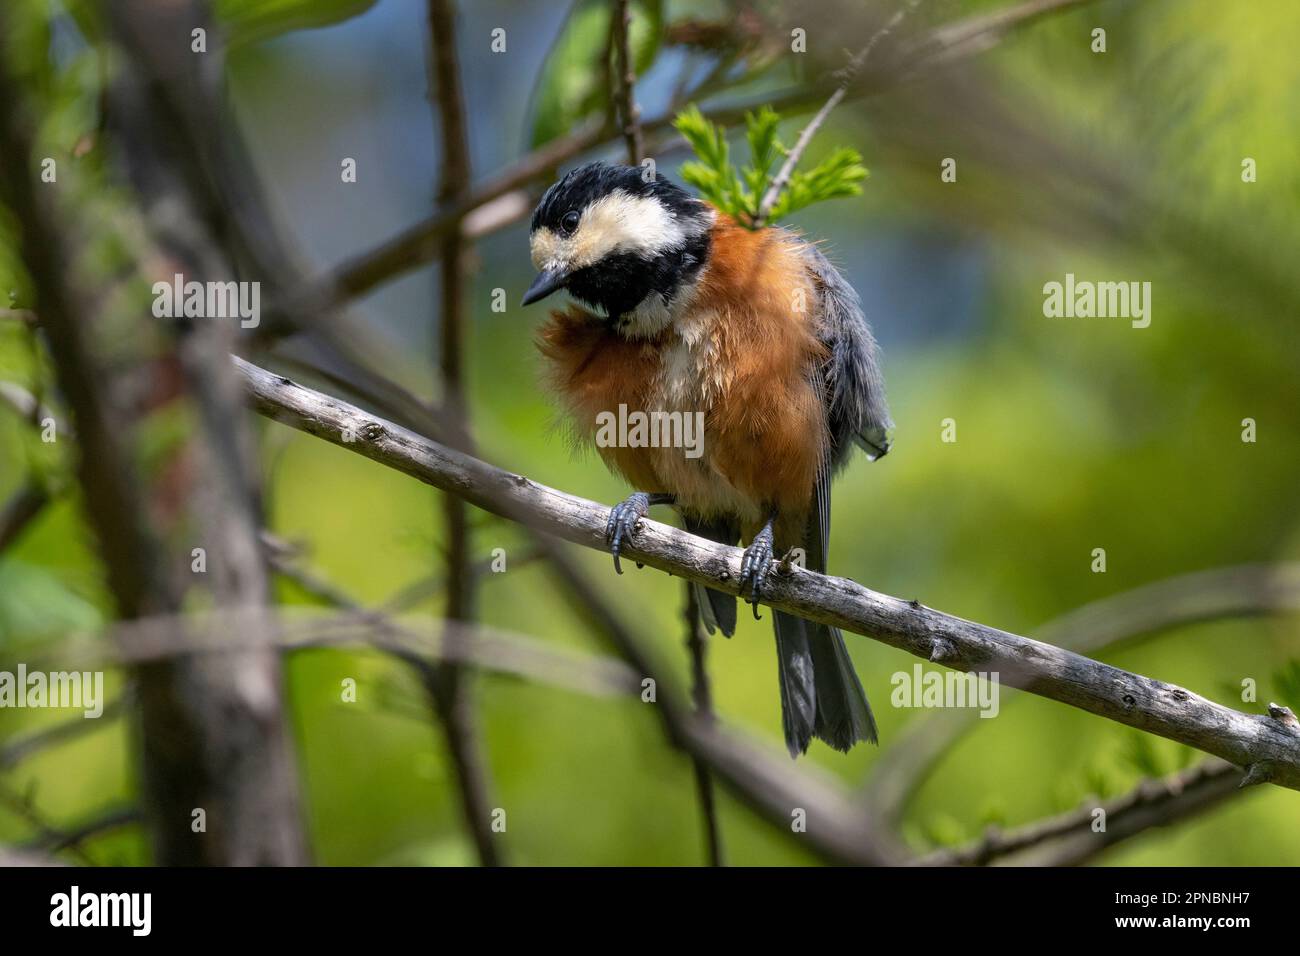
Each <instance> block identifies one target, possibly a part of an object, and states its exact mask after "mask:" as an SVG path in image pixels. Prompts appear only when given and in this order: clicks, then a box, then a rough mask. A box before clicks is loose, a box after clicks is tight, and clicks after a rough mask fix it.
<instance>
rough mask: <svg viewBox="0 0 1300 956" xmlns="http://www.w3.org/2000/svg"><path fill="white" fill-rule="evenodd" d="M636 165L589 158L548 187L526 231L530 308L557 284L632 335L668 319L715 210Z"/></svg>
mask: <svg viewBox="0 0 1300 956" xmlns="http://www.w3.org/2000/svg"><path fill="white" fill-rule="evenodd" d="M643 173H644V171H643V170H642V169H641V168H640V167H636V166H614V165H610V164H609V163H599V162H598V163H589V164H587V165H586V166H580V167H579V168H577V169H575V170H573V171H572V172H571V173H569V174H568V175H567V176H565V177H564V178H563V179H561V180H560V181H559V182H558V183H556V184H555V185H554V186H552V187H551V188H550V189H548V190H547V191H546V194H545V195H544V196H543V197H542V201H541V202H540V203H538V205H537V210H536V211H535V212H534V213H533V222H532V227H531V232H530V236H529V243H530V245H531V247H532V256H533V265H534V266H536V267H537V269H538V276H537V278H536V280H534V282H533V284H532V286H530V287H529V289H528V292H527V293H526V294H525V295H524V305H529V304H530V303H533V302H536V301H538V300H539V299H542V298H544V297H546V296H548V295H550V294H551V293H552V292H554V291H556V290H557V289H561V288H564V289H568V290H569V294H570V295H572V296H574V297H575V298H577V299H579V300H581V301H583V302H586V303H587V304H589V305H591V306H594V307H597V308H600V309H602V310H604V312H605V314H606V315H608V316H609V317H610V319H611V320H614V321H616V322H617V323H618V324H619V327H620V328H621V329H623V330H625V331H627V332H629V333H631V334H641V335H647V334H653V333H654V332H656V331H658V330H659V329H662V328H663V327H664V326H665V325H667V324H668V323H669V322H671V321H672V315H673V303H674V300H675V299H676V298H677V295H678V293H679V292H680V291H681V290H682V289H683V288H684V287H685V286H687V285H689V284H690V283H691V282H693V281H694V280H695V278H696V277H697V276H698V275H699V271H700V269H701V267H702V266H703V265H704V262H705V260H706V259H707V257H708V252H709V229H710V227H711V226H712V225H713V218H714V213H713V209H712V207H710V206H708V205H707V204H705V203H703V202H700V201H699V200H698V199H695V198H693V197H691V196H690V195H689V194H688V193H686V192H685V191H683V190H682V189H680V188H679V187H678V186H676V185H674V184H673V183H671V182H669V181H668V180H666V179H663V178H662V177H658V178H650V179H647V178H646V176H645V175H644V174H643Z"/></svg>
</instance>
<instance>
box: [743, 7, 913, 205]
mask: <svg viewBox="0 0 1300 956" xmlns="http://www.w3.org/2000/svg"><path fill="white" fill-rule="evenodd" d="M919 2H920V0H907V2H906V4H905V5H904V6H902V7H899V8H898V11H897V12H896V13H895V14H894V15H893V16H892V17H890V18H889V19H888V20H887V21H886V22H885V25H884V26H883V27H881V28H880V29H879V30H877V31H876V32H875V33H873V34H872V35H871V39H869V40H868V41H867V43H866V45H865V46H863V48H862V49H861V50H859V51H858V53H857V55H856V56H854V57H853V59H851V60H849V63H848V66H846V67H845V68H844V69H843V70H841V71H840V82H839V86H837V87H836V88H835V92H834V93H832V94H831V95H830V98H829V99H828V100H827V101H826V102H825V103H824V104H823V105H822V108H821V109H819V110H818V111H817V115H815V116H814V117H813V118H812V121H811V122H809V123H808V125H807V126H805V127H804V128H803V131H802V132H800V133H799V138H798V139H797V140H795V144H794V148H792V149H791V150H790V152H789V153H788V154H787V155H786V157H785V162H784V163H782V164H781V169H780V171H779V172H777V174H776V178H775V179H773V180H772V183H771V185H769V186H768V187H767V192H765V193H764V194H763V201H762V202H761V203H759V206H758V215H757V216H756V217H755V218H754V227H755V228H756V229H757V228H762V227H763V226H764V225H766V224H767V221H768V219H769V218H770V217H771V215H772V209H773V208H774V207H775V206H776V204H777V201H778V200H779V199H780V198H781V193H783V192H784V191H785V188H786V187H787V186H788V185H790V178H791V177H792V176H794V168H795V167H796V166H798V165H799V160H800V159H802V158H803V154H804V151H805V150H807V149H808V144H809V143H811V142H812V138H813V137H814V136H815V135H816V134H817V130H819V129H820V128H821V126H822V124H823V123H825V122H826V118H827V117H828V116H830V115H831V110H833V109H835V107H837V106H839V104H840V101H841V100H842V99H844V97H845V96H847V95H848V92H849V87H850V86H852V85H853V81H854V80H855V79H857V76H858V74H859V73H860V72H861V71H862V67H863V66H864V65H865V64H866V62H867V58H868V57H869V56H871V51H872V50H874V49H875V48H876V44H878V43H879V42H880V41H881V39H882V38H884V37H885V36H888V35H889V34H890V33H892V32H893V31H894V30H895V29H897V27H898V25H899V24H900V23H902V22H903V19H904V17H906V16H907V14H908V13H910V12H911V11H912V10H913V9H915V7H916V6H917V4H918V3H919Z"/></svg>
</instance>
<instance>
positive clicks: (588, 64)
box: [530, 0, 663, 146]
mask: <svg viewBox="0 0 1300 956" xmlns="http://www.w3.org/2000/svg"><path fill="white" fill-rule="evenodd" d="M612 14H613V5H612V4H610V3H609V2H608V0H578V2H577V3H575V4H574V5H573V6H572V7H571V8H570V9H569V14H568V16H567V17H566V18H565V21H564V26H563V27H561V28H560V34H559V36H558V37H556V40H555V43H554V44H553V45H552V47H551V49H550V52H548V53H547V54H546V60H545V62H544V63H543V64H542V70H541V73H539V74H538V77H537V82H536V84H535V85H534V90H535V92H534V94H533V102H532V106H531V109H530V113H531V115H532V132H531V139H530V142H531V143H532V145H533V146H540V145H542V144H543V143H546V142H549V141H550V140H552V139H555V138H556V137H558V136H563V135H564V134H565V133H567V132H569V131H570V130H571V129H573V127H575V126H577V125H578V124H580V123H581V122H582V121H583V120H586V119H588V118H590V117H592V116H595V115H598V114H600V113H605V112H608V111H609V109H610V102H611V101H610V94H611V91H612V90H613V89H614V75H613V71H612V70H613V68H612V66H611V64H610V60H609V55H610V35H611V28H612V21H611V19H610V18H611V16H612ZM662 38H663V2H662V0H640V2H637V3H634V4H632V25H631V32H630V34H629V36H628V45H629V46H630V48H631V52H632V63H633V65H634V67H635V70H636V74H637V76H641V75H643V74H644V73H645V71H646V70H648V69H649V68H650V66H651V64H652V63H654V59H655V56H656V55H658V52H659V44H660V41H661V40H662Z"/></svg>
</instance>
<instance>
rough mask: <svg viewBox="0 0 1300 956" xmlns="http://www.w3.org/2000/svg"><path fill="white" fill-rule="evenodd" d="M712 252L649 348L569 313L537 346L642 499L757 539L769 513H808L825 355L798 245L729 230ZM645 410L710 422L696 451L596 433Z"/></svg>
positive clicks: (822, 429) (573, 412)
mask: <svg viewBox="0 0 1300 956" xmlns="http://www.w3.org/2000/svg"><path fill="white" fill-rule="evenodd" d="M712 248H713V250H714V253H713V255H712V256H711V258H710V261H709V263H708V266H707V267H706V268H705V270H704V271H703V272H702V274H701V276H700V279H699V281H698V282H697V283H696V284H695V285H694V287H693V288H692V289H690V290H689V291H688V292H687V293H684V296H685V300H684V301H683V302H682V303H680V304H679V305H678V307H677V315H676V318H675V320H674V322H673V323H672V324H671V325H669V326H668V327H667V328H666V329H663V330H662V331H660V332H658V333H656V334H655V335H654V336H652V337H648V338H644V339H637V338H629V337H627V336H625V335H622V334H619V332H618V331H616V330H615V329H614V327H613V325H612V324H611V323H609V322H608V321H607V320H605V319H604V318H602V317H600V316H597V315H594V314H592V313H590V312H588V311H586V310H584V309H582V308H579V307H577V306H573V307H570V308H569V309H568V310H566V311H556V312H553V313H552V314H551V318H550V321H549V322H548V323H547V324H546V325H545V326H544V327H543V328H542V330H541V332H540V334H539V338H538V344H539V347H540V349H541V351H542V353H543V355H544V356H545V357H546V358H547V359H548V360H549V369H548V376H547V377H548V379H549V383H550V385H551V386H552V388H553V389H554V390H555V391H556V392H557V394H558V395H559V397H560V399H561V401H562V402H563V404H564V406H565V408H566V409H567V411H568V413H569V415H570V417H571V419H572V423H573V426H574V428H575V430H576V431H577V432H578V434H579V435H580V436H582V437H583V438H585V439H586V440H588V441H590V442H592V443H593V444H595V445H596V447H597V451H598V453H599V454H600V456H601V457H602V459H603V460H604V461H605V463H606V464H607V465H608V466H609V467H610V468H611V469H612V470H614V471H616V472H618V473H619V474H621V475H623V477H624V478H626V479H627V481H628V482H629V483H630V484H631V485H632V486H633V487H634V488H635V489H637V490H642V491H653V492H668V493H672V494H674V495H676V496H677V500H678V505H679V507H681V508H683V509H684V510H686V511H690V512H692V513H695V514H697V515H699V516H701V517H706V518H707V517H713V516H731V517H734V518H736V519H739V521H740V523H741V524H742V526H745V527H753V528H757V527H758V526H759V525H761V524H762V522H763V521H765V520H766V519H767V518H768V517H770V516H771V513H772V511H774V510H779V511H780V512H782V513H783V514H786V515H789V516H790V517H791V518H796V517H797V516H798V515H801V514H803V513H804V512H805V511H806V509H807V506H808V502H809V498H810V496H811V493H812V489H813V485H814V482H815V480H816V476H817V473H818V469H819V468H820V467H822V466H823V463H824V461H825V457H826V449H827V441H828V438H827V424H826V411H825V408H824V406H823V404H822V400H821V397H820V395H819V392H818V390H817V388H816V386H815V385H814V384H813V383H814V381H815V380H816V376H817V375H818V374H819V370H820V368H821V365H822V363H824V362H825V359H826V353H825V350H824V348H823V347H822V345H821V344H820V343H819V341H818V339H817V336H816V334H815V325H814V323H815V316H813V315H812V307H813V303H815V302H816V298H815V295H814V290H813V289H812V287H811V283H810V281H809V279H808V278H807V271H806V268H805V266H804V260H803V258H802V255H801V252H800V247H799V243H798V240H796V239H794V238H793V237H791V236H790V235H789V234H787V233H782V232H780V231H778V230H765V231H762V232H757V233H755V232H750V231H748V230H745V229H743V228H741V227H739V226H736V225H735V224H734V223H731V222H730V221H728V220H725V219H720V220H719V222H718V224H717V225H715V227H714V241H713V245H712ZM801 308H802V311H800V309H801ZM638 411H639V412H642V413H645V414H647V415H649V414H651V413H661V414H662V413H668V415H669V416H672V415H677V416H692V417H693V418H694V419H695V420H698V421H702V423H703V435H702V441H701V442H700V445H699V448H698V449H687V448H683V447H652V446H650V445H649V440H650V439H651V438H654V437H659V436H658V435H652V434H650V433H643V434H642V435H640V436H637V435H634V434H627V435H621V434H620V435H618V436H617V438H618V440H616V441H614V442H613V443H612V444H611V443H610V441H609V437H610V435H609V433H608V431H606V432H605V433H604V434H603V435H602V434H601V427H600V426H601V423H602V422H603V423H605V424H608V423H609V421H610V418H611V416H619V415H620V414H622V415H630V414H631V413H633V412H638ZM659 421H660V422H661V423H663V422H665V421H671V418H669V419H664V418H660V419H659ZM629 438H630V439H631V440H630V441H629V440H627V439H629ZM638 438H640V439H641V440H640V441H638V440H637V439H638ZM598 439H603V440H598ZM634 445H635V446H636V447H633V446H634ZM688 451H689V452H691V454H688Z"/></svg>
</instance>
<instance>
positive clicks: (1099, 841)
mask: <svg viewBox="0 0 1300 956" xmlns="http://www.w3.org/2000/svg"><path fill="white" fill-rule="evenodd" d="M1240 780H1241V771H1240V770H1239V769H1237V768H1236V767H1234V766H1233V765H1232V764H1230V763H1227V762H1225V761H1222V760H1206V761H1204V762H1203V763H1200V764H1198V765H1196V766H1195V767H1191V768H1189V769H1187V770H1183V771H1179V772H1178V773H1175V774H1171V775H1170V776H1168V777H1165V778H1163V779H1160V780H1143V781H1142V782H1141V783H1140V784H1138V785H1137V786H1136V787H1135V788H1133V789H1132V790H1131V791H1129V792H1128V793H1126V794H1124V795H1123V796H1121V797H1117V798H1116V799H1114V800H1111V801H1109V802H1107V803H1101V804H1097V805H1095V806H1090V805H1086V804H1085V805H1084V806H1081V807H1080V808H1079V809H1077V810H1072V811H1070V812H1069V813H1063V814H1059V815H1057V816H1054V817H1048V818H1047V819H1045V820H1038V821H1035V822H1034V823H1029V824H1026V825H1025V826H1022V827H1018V828H1016V829H1014V830H1007V831H1001V830H997V829H990V830H989V831H988V832H987V833H986V834H985V835H984V836H983V837H982V838H980V839H978V840H976V841H974V842H973V843H969V844H967V845H965V846H962V847H957V848H955V849H951V850H939V851H936V852H934V853H931V854H929V855H928V856H924V857H921V858H920V859H918V860H916V861H915V862H916V863H917V864H918V865H920V866H986V865H988V864H989V863H993V862H995V861H997V860H1000V859H1003V858H1005V857H1011V856H1015V855H1017V854H1025V853H1033V854H1034V859H1033V862H1034V864H1035V865H1041V866H1077V865H1078V864H1080V863H1084V862H1086V861H1087V860H1089V859H1091V858H1092V857H1094V856H1096V855H1097V854H1099V853H1101V852H1102V851H1103V850H1106V849H1109V848H1110V847H1112V846H1114V845H1115V844H1117V843H1119V842H1121V841H1123V840H1126V839H1129V838H1131V837H1133V836H1136V835H1138V834H1139V833H1144V832H1146V831H1147V830H1150V829H1153V828H1156V827H1161V826H1167V825H1169V824H1171V823H1175V822H1177V821H1179V820H1183V819H1186V818H1187V817H1190V816H1192V815H1194V814H1196V813H1201V812H1204V811H1206V810H1209V809H1211V808H1213V807H1215V806H1218V805H1219V804H1220V803H1222V802H1223V801H1224V800H1226V799H1228V798H1229V797H1231V796H1233V795H1234V794H1236V793H1238V792H1239V782H1240ZM1098 811H1102V814H1099V812H1098ZM1103 814H1104V815H1103ZM1103 822H1104V828H1100V829H1094V827H1096V826H1099V825H1101V824H1102V823H1103Z"/></svg>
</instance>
